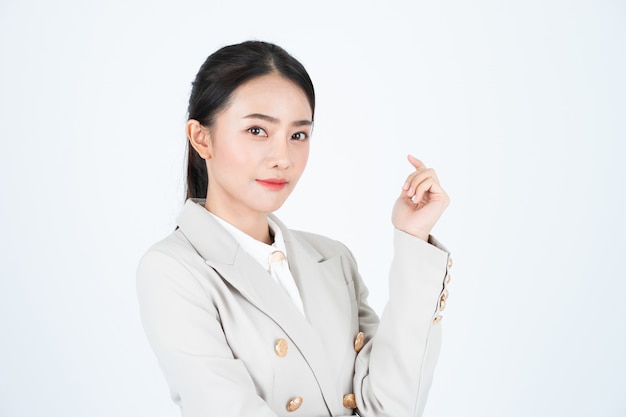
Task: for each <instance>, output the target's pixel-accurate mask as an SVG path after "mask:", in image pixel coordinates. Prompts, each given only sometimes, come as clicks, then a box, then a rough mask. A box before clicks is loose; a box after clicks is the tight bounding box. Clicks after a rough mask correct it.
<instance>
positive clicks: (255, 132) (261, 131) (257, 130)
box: [248, 126, 267, 136]
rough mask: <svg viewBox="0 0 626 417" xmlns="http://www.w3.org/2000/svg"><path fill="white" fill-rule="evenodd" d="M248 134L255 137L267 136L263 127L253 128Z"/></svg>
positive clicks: (249, 129)
mask: <svg viewBox="0 0 626 417" xmlns="http://www.w3.org/2000/svg"><path fill="white" fill-rule="evenodd" d="M248 132H249V133H251V134H253V135H254V136H267V132H266V131H265V129H263V128H262V127H258V126H252V127H251V128H248Z"/></svg>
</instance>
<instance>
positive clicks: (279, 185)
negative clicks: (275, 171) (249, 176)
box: [256, 178, 287, 191]
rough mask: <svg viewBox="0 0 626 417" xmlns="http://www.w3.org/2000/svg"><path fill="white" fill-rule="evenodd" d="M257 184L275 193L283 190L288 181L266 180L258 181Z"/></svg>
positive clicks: (279, 179)
mask: <svg viewBox="0 0 626 417" xmlns="http://www.w3.org/2000/svg"><path fill="white" fill-rule="evenodd" d="M256 182H257V183H259V184H260V185H262V186H263V187H265V188H267V189H270V190H274V191H279V190H282V189H283V188H285V186H286V185H287V180H286V179H284V178H266V179H263V180H256Z"/></svg>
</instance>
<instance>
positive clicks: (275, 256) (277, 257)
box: [269, 250, 285, 264]
mask: <svg viewBox="0 0 626 417" xmlns="http://www.w3.org/2000/svg"><path fill="white" fill-rule="evenodd" d="M284 260H285V254H284V253H282V252H281V251H279V250H277V251H274V252H272V254H271V255H270V260H269V262H270V264H273V263H275V262H280V261H284Z"/></svg>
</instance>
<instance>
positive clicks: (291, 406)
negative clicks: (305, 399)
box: [287, 397, 302, 412]
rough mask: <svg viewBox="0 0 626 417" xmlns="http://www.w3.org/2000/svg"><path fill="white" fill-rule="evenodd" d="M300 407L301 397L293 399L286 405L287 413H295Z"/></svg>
mask: <svg viewBox="0 0 626 417" xmlns="http://www.w3.org/2000/svg"><path fill="white" fill-rule="evenodd" d="M301 405H302V397H295V398H292V399H291V400H289V402H288V403H287V411H289V412H293V411H296V410H297V409H298V408H300V406H301Z"/></svg>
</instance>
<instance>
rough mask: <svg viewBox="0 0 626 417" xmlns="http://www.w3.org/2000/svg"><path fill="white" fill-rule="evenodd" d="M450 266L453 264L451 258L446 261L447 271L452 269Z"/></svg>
mask: <svg viewBox="0 0 626 417" xmlns="http://www.w3.org/2000/svg"><path fill="white" fill-rule="evenodd" d="M452 264H453V262H452V257H450V258H449V259H448V269H450V268H452Z"/></svg>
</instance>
